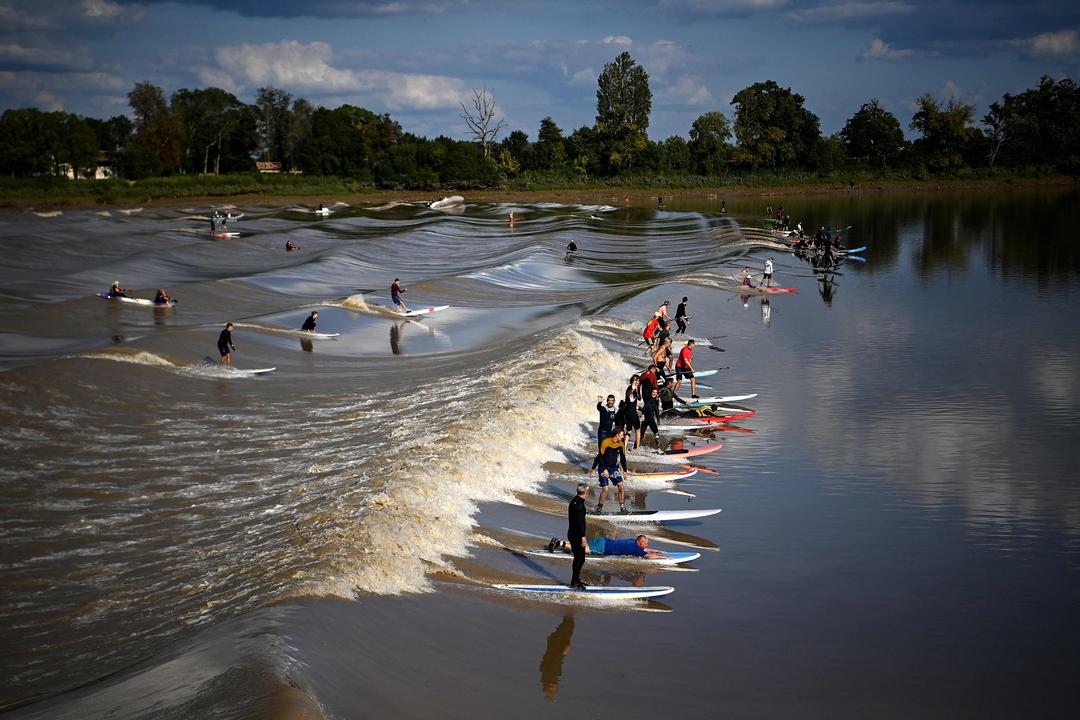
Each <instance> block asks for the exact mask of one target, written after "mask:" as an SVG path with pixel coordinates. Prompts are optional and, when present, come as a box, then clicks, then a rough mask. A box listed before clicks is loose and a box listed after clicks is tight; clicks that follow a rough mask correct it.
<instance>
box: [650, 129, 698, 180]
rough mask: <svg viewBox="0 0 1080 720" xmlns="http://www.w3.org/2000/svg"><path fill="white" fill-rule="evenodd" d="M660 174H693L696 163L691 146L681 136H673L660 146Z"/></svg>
mask: <svg viewBox="0 0 1080 720" xmlns="http://www.w3.org/2000/svg"><path fill="white" fill-rule="evenodd" d="M658 150H659V155H660V172H662V173H664V174H665V175H684V174H686V173H689V172H691V170H692V169H693V165H694V161H693V156H692V155H691V152H690V146H689V145H687V144H686V140H684V139H683V138H682V136H681V135H672V136H671V137H669V138H668V139H667V140H664V141H663V142H661V143H660V145H659V148H658Z"/></svg>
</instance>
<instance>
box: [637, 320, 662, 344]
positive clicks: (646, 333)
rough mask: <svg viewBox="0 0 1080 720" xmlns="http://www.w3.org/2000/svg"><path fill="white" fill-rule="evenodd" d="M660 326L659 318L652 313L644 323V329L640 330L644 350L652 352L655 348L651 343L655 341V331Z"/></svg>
mask: <svg viewBox="0 0 1080 720" xmlns="http://www.w3.org/2000/svg"><path fill="white" fill-rule="evenodd" d="M659 328H660V318H659V317H657V316H656V315H653V316H652V317H651V318H649V322H647V323H646V324H645V329H644V330H642V331H641V336H642V337H643V338H645V344H646V346H647V348H648V349H647V351H646V352H650V353H651V352H653V351H654V350H655V348H654V347H653V345H654V344H655V343H656V333H657V330H659Z"/></svg>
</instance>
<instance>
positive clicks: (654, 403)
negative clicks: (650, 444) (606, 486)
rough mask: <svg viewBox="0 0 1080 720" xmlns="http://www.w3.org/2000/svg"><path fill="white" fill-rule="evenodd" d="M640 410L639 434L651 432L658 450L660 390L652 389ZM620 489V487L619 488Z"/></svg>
mask: <svg viewBox="0 0 1080 720" xmlns="http://www.w3.org/2000/svg"><path fill="white" fill-rule="evenodd" d="M641 409H642V410H643V411H644V415H645V421H644V423H642V427H641V432H642V434H644V433H645V431H646V430H650V429H651V430H652V432H653V439H654V440H655V441H656V447H657V449H659V448H660V423H659V420H660V390H659V389H658V388H653V389H652V391H651V392H650V393H649V394H648V395H647V396H645V402H644V403H642V406H641ZM620 488H621V486H620Z"/></svg>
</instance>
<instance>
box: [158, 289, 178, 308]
mask: <svg viewBox="0 0 1080 720" xmlns="http://www.w3.org/2000/svg"><path fill="white" fill-rule="evenodd" d="M173 302H175V300H173V299H172V298H171V297H169V293H167V292H165V288H159V289H158V291H157V295H155V296H154V304H155V305H168V304H170V303H173Z"/></svg>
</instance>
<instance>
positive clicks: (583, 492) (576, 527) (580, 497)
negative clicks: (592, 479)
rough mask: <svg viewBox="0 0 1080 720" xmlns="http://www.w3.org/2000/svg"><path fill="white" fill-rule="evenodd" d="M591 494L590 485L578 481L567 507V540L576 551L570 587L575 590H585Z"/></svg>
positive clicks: (572, 550)
mask: <svg viewBox="0 0 1080 720" xmlns="http://www.w3.org/2000/svg"><path fill="white" fill-rule="evenodd" d="M588 496H589V486H588V485H586V484H585V483H578V486H577V494H576V495H574V497H573V499H572V500H571V501H570V504H569V505H567V507H566V518H567V520H568V524H567V527H566V541H567V542H568V543H569V544H570V550H571V552H573V553H574V566H573V567H574V571H573V575H572V576H571V577H570V587H571V588H574V589H575V590H584V589H585V583H583V582H581V568H582V567H584V566H585V553H586V552H587V551H588V547H589V543H588V540H587V539H586V538H585V498H587V497H588Z"/></svg>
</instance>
